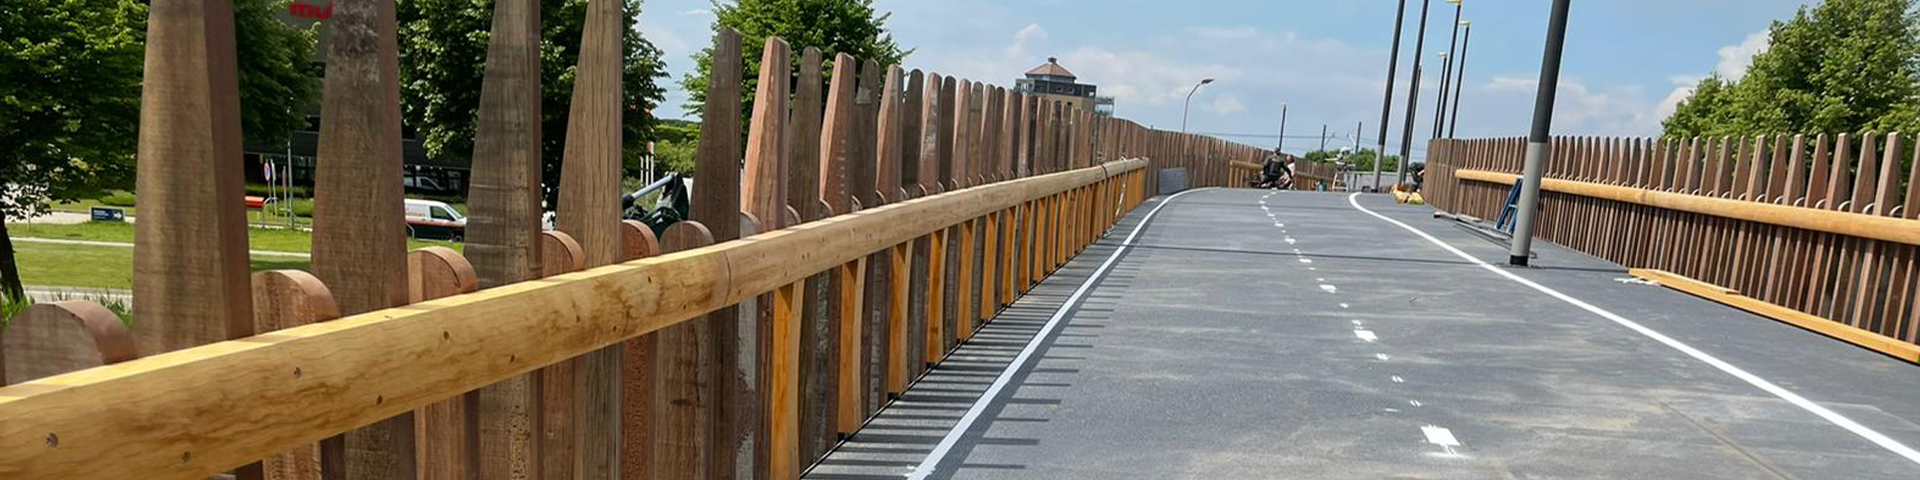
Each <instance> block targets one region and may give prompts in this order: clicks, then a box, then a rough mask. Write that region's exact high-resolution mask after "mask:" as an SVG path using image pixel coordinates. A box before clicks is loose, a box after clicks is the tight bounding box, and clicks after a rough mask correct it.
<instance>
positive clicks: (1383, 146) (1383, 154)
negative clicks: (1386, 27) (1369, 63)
mask: <svg viewBox="0 0 1920 480" xmlns="http://www.w3.org/2000/svg"><path fill="white" fill-rule="evenodd" d="M1421 1H1423V2H1424V1H1426V0H1421ZM1406 19H1407V0H1400V8H1399V9H1398V10H1396V11H1395V12H1394V13H1393V54H1392V55H1390V56H1388V57H1387V93H1386V95H1385V96H1386V98H1385V99H1383V100H1381V101H1380V149H1379V150H1377V151H1375V152H1374V155H1373V191H1376V192H1378V191H1380V163H1381V162H1384V161H1386V158H1387V121H1388V120H1390V119H1392V117H1393V73H1394V69H1395V68H1398V67H1399V66H1400V30H1401V28H1400V24H1401V23H1402V22H1403V21H1405V20H1406ZM1359 137H1360V136H1359V135H1354V138H1355V139H1356V140H1354V141H1355V142H1358V141H1359V140H1358V138H1359ZM1355 188H1358V187H1355Z"/></svg>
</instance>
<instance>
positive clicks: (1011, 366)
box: [907, 188, 1208, 480]
mask: <svg viewBox="0 0 1920 480" xmlns="http://www.w3.org/2000/svg"><path fill="white" fill-rule="evenodd" d="M1202 190H1208V189H1205V188H1202V189H1195V190H1187V191H1184V192H1180V193H1176V194H1173V196H1170V197H1167V199H1166V200H1161V201H1160V204H1159V205H1154V206H1153V210H1149V211H1147V215H1146V216H1143V217H1140V223H1137V224H1134V226H1133V232H1132V233H1128V234H1127V238H1126V239H1125V240H1121V241H1120V246H1119V247H1116V248H1114V249H1113V254H1112V255H1108V256H1107V260H1106V261H1105V262H1102V263H1100V267H1099V268H1096V269H1094V270H1093V274H1092V275H1088V276H1087V280H1086V281H1084V282H1080V287H1079V288H1076V289H1074V290H1073V294H1072V295H1069V296H1067V301H1066V302H1063V303H1061V304H1060V308H1058V309H1055V310H1054V311H1053V317H1052V318H1049V319H1047V324H1046V325H1045V326H1042V327H1040V333H1036V334H1034V335H1033V339H1031V340H1028V341H1027V346H1026V347H1025V348H1022V349H1020V354H1019V355H1017V356H1015V357H1013V361H1012V362H1007V368H1006V369H1005V370H1001V371H1000V376H999V377H996V378H994V379H993V385H990V386H988V387H987V391H986V392H984V393H981V394H980V398H979V399H977V400H974V402H973V406H972V407H969V408H967V413H966V415H962V416H961V417H960V421H959V422H957V423H954V424H953V428H951V429H948V430H947V434H946V435H945V436H942V437H940V443H939V444H938V445H935V446H934V447H933V451H932V452H928V453H927V458H926V459H924V460H921V461H920V464H919V465H916V466H914V467H913V472H912V473H908V474H907V478H908V479H909V480H923V479H925V478H927V476H928V475H932V474H933V471H934V468H935V467H938V466H940V461H941V460H943V459H945V458H946V457H947V453H948V452H951V451H952V450H953V446H954V445H955V444H957V443H960V437H961V436H963V435H966V433H967V430H968V429H970V428H973V422H975V421H978V420H979V419H980V414H981V413H982V412H985V411H986V410H987V404H989V403H993V400H994V399H995V398H999V397H1000V391H1001V390H1002V389H1005V388H1007V383H1010V382H1012V381H1013V374H1014V373H1015V372H1018V371H1020V369H1021V368H1022V367H1025V366H1026V364H1027V360H1029V359H1031V358H1032V357H1033V351H1034V350H1035V349H1038V348H1040V343H1041V342H1044V341H1046V339H1047V336H1048V335H1050V334H1052V333H1053V330H1054V329H1055V328H1058V327H1059V326H1060V320H1061V319H1064V318H1066V316H1067V310H1068V309H1070V308H1072V307H1073V306H1074V305H1076V304H1078V303H1080V298H1081V297H1082V296H1085V295H1086V294H1087V290H1089V289H1092V288H1093V282H1096V281H1099V280H1100V277H1101V275H1104V274H1106V273H1107V269H1109V268H1113V262H1116V261H1119V260H1120V254H1123V253H1126V252H1127V248H1128V247H1132V246H1133V239H1134V238H1135V237H1138V236H1140V231H1141V229H1143V228H1145V227H1146V226H1147V222H1148V221H1151V220H1153V216H1154V215H1156V214H1159V213H1160V209H1161V208H1165V207H1166V206H1167V204H1170V203H1173V199H1175V198H1180V196H1181V195H1186V194H1189V193H1193V192H1198V191H1202Z"/></svg>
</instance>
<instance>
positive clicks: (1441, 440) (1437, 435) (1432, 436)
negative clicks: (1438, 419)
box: [1420, 425, 1460, 447]
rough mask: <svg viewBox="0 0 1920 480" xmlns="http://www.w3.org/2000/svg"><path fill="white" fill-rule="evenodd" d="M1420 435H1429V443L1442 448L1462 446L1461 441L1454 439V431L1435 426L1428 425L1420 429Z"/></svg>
mask: <svg viewBox="0 0 1920 480" xmlns="http://www.w3.org/2000/svg"><path fill="white" fill-rule="evenodd" d="M1420 433H1424V434H1426V435H1427V443H1431V444H1434V445H1439V446H1442V447H1458V446H1460V440H1459V439H1456V438H1453V431H1452V430H1447V429H1445V428H1441V427H1436V426H1433V425H1427V426H1424V427H1420Z"/></svg>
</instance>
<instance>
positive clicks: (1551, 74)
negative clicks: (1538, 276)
mask: <svg viewBox="0 0 1920 480" xmlns="http://www.w3.org/2000/svg"><path fill="white" fill-rule="evenodd" d="M1570 1H1571V0H1553V16H1552V17H1551V20H1550V21H1549V22H1548V24H1547V51H1546V52H1545V53H1544V54H1543V56H1542V58H1541V59H1540V87H1539V91H1538V93H1536V94H1535V96H1534V99H1533V132H1532V133H1529V134H1527V163H1526V169H1525V170H1523V171H1522V172H1523V175H1524V178H1525V180H1523V181H1524V182H1525V184H1523V185H1522V186H1521V188H1520V205H1519V206H1518V207H1517V208H1518V209H1519V212H1518V213H1519V217H1520V218H1519V221H1518V222H1516V223H1515V224H1514V228H1513V250H1512V251H1511V252H1509V253H1511V254H1512V255H1511V256H1509V257H1508V258H1507V264H1509V265H1513V266H1516V267H1524V266H1527V256H1528V255H1529V254H1530V253H1531V251H1532V249H1533V221H1534V218H1533V217H1534V210H1535V209H1537V208H1539V206H1540V170H1542V166H1541V164H1542V163H1545V160H1546V158H1547V142H1548V140H1549V139H1548V132H1549V131H1551V130H1552V127H1553V95H1554V93H1555V92H1556V91H1557V90H1558V89H1559V88H1558V87H1559V85H1560V51H1561V50H1563V49H1564V48H1563V47H1564V46H1565V45H1566V43H1567V4H1568V2H1570Z"/></svg>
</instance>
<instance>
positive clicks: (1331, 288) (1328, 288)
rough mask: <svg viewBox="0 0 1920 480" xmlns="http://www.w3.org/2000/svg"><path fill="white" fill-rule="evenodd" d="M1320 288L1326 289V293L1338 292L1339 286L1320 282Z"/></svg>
mask: <svg viewBox="0 0 1920 480" xmlns="http://www.w3.org/2000/svg"><path fill="white" fill-rule="evenodd" d="M1320 289H1321V290H1326V291H1327V293H1340V287H1336V286H1333V285H1328V284H1325V283H1322V284H1320Z"/></svg>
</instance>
